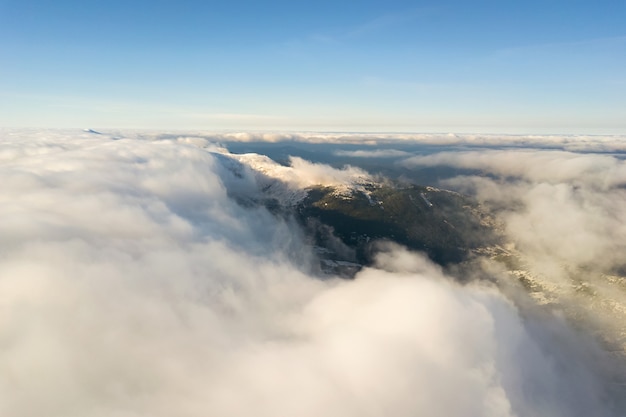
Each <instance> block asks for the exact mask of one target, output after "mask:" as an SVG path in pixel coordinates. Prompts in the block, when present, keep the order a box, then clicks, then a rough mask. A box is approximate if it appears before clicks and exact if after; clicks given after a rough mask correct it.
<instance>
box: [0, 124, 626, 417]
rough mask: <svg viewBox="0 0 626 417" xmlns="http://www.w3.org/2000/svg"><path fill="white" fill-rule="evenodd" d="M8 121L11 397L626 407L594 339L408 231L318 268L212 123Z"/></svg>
mask: <svg viewBox="0 0 626 417" xmlns="http://www.w3.org/2000/svg"><path fill="white" fill-rule="evenodd" d="M2 135H3V137H2V138H1V141H0V178H2V187H1V191H0V199H1V201H0V213H1V215H0V219H2V220H1V221H0V236H1V238H0V415H2V416H8V417H27V416H28V417H30V416H32V417H35V416H36V417H39V416H43V415H45V416H63V417H69V416H77V417H78V416H81V417H84V416H98V417H100V416H107V417H108V416H124V417H127V416H151V417H152V416H181V417H185V416H277V415H293V416H320V415H325V416H342V417H345V416H364V415H370V416H415V415H429V416H538V415H541V416H568V417H569V416H585V417H586V416H590V415H593V416H613V415H620V414H619V411H618V410H617V408H616V407H618V405H617V404H616V403H614V401H613V400H614V398H617V394H616V392H617V391H618V389H619V387H616V386H615V385H614V383H613V380H612V379H611V377H609V374H610V372H609V370H607V369H605V368H603V367H604V366H605V365H606V363H607V362H605V359H606V358H605V356H604V354H603V353H602V352H601V351H600V350H599V349H598V348H597V347H595V345H594V344H593V342H591V341H589V340H587V339H586V338H585V337H583V336H581V335H579V334H578V333H576V332H575V331H573V330H572V329H570V328H569V327H568V326H567V325H566V324H565V323H564V322H563V321H562V320H561V319H559V318H558V317H555V316H550V315H542V313H537V314H538V315H539V316H540V317H539V318H534V315H533V314H530V315H527V314H524V315H522V314H520V312H519V311H518V310H517V308H516V307H515V306H514V305H513V304H512V303H511V302H510V301H509V300H508V299H507V298H506V297H504V296H503V295H502V294H501V293H500V292H499V291H498V290H496V289H495V288H493V287H490V286H484V285H479V284H472V285H467V286H460V285H458V284H456V283H454V282H453V281H452V280H450V279H449V278H448V277H446V276H445V275H444V274H443V273H442V272H441V271H440V270H439V269H438V268H437V267H436V266H434V265H432V264H430V263H429V262H428V261H427V260H425V259H424V258H423V257H421V256H419V255H416V254H412V253H409V252H407V251H405V250H403V249H402V248H398V247H394V246H388V247H386V248H384V250H383V251H382V252H381V254H380V255H379V258H378V263H377V266H376V267H372V268H368V269H365V270H363V271H362V272H361V273H360V274H359V275H358V276H357V277H356V279H355V280H353V281H345V280H340V279H332V278H330V279H320V278H318V277H316V276H314V275H313V274H312V273H311V272H310V268H309V267H308V265H309V264H310V260H311V259H312V257H313V256H314V255H313V252H312V250H311V248H309V247H308V246H307V245H306V244H305V242H304V239H302V237H301V235H300V233H299V231H298V229H297V227H295V226H294V225H292V224H290V222H289V221H288V220H282V219H279V218H277V217H275V216H273V215H271V214H270V213H269V212H268V211H266V210H265V209H264V208H259V207H255V206H253V205H239V204H237V203H236V202H235V200H234V199H233V197H232V195H231V194H232V193H231V191H232V190H239V191H240V192H243V191H245V190H248V191H250V192H254V190H258V189H259V188H260V187H261V185H260V184H258V183H257V181H259V178H260V177H259V176H256V175H251V172H252V168H250V167H247V168H245V167H244V169H243V171H242V170H239V171H238V170H236V169H232V167H233V166H235V165H233V164H231V165H229V163H228V162H227V161H226V160H227V159H228V158H229V156H228V154H227V153H225V151H223V150H221V149H218V148H217V147H215V146H213V145H211V144H210V143H208V142H206V141H201V140H196V141H194V140H157V141H152V140H137V139H119V140H112V138H111V137H108V136H107V135H92V134H89V133H81V132H65V133H62V132H56V133H53V132H19V131H16V132H3V133H2ZM233 161H235V160H234V159H233ZM239 162H241V161H239ZM229 167H230V168H229ZM292 168H293V169H294V170H298V169H304V170H307V172H308V171H312V172H314V173H315V175H318V176H319V177H321V178H329V177H330V178H333V179H337V178H340V177H341V176H342V175H347V176H348V177H352V174H354V173H356V174H357V175H360V172H358V171H355V172H352V171H349V170H346V171H342V172H340V173H337V172H333V171H331V170H329V169H327V168H323V167H320V166H312V165H311V164H308V163H306V162H305V161H295V163H294V166H293V167H292ZM302 175H305V174H304V173H301V175H300V174H299V175H297V176H296V177H294V178H302ZM546 314H547V313H546ZM524 317H525V318H524Z"/></svg>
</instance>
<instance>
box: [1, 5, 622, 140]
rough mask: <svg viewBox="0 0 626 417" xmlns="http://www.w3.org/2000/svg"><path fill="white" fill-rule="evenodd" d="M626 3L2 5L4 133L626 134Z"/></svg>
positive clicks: (2, 124)
mask: <svg viewBox="0 0 626 417" xmlns="http://www.w3.org/2000/svg"><path fill="white" fill-rule="evenodd" d="M625 23H626V1H595V2H591V1H584V2H583V1H580V2H579V1H550V0H543V1H525V2H521V1H520V2H513V1H502V0H501V1H476V2H469V1H439V2H434V1H429V2H421V1H359V2H356V1H355V2H340V1H334V2H331V1H316V2H312V1H307V2H304V1H296V0H293V1H265V2H254V1H230V2H212V1H163V0H153V1H131V0H127V1H118V0H112V1H93V0H92V1H90V0H83V1H73V0H68V1H46V0H39V1H29V0H19V1H14V0H0V57H1V58H0V63H1V64H0V125H1V126H27V127H30V126H32V127H92V128H154V129H208V130H217V129H237V130H249V129H255V130H331V131H344V130H345V131H413V132H432V131H441V132H490V133H500V132H502V133H598V134H604V133H616V134H626V24H625Z"/></svg>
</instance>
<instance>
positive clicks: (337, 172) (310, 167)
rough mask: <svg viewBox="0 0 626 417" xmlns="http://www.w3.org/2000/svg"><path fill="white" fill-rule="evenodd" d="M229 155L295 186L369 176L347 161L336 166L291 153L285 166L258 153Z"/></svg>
mask: <svg viewBox="0 0 626 417" xmlns="http://www.w3.org/2000/svg"><path fill="white" fill-rule="evenodd" d="M229 157H230V158H234V159H237V160H239V161H241V162H242V163H244V164H245V165H246V166H248V167H250V168H252V169H253V170H254V171H255V172H258V173H261V174H263V175H265V176H266V177H268V178H272V179H274V180H280V181H282V182H284V183H285V184H287V185H290V186H292V187H293V188H296V189H304V188H308V187H313V186H316V185H321V186H326V187H331V186H332V187H342V186H356V185H358V184H360V183H363V182H367V181H371V180H372V177H371V176H370V175H369V174H368V173H367V172H365V171H363V170H362V169H359V168H356V167H352V166H349V165H348V166H345V167H343V169H336V168H333V167H331V166H329V165H325V164H317V163H313V162H309V161H307V160H305V159H302V158H299V157H295V156H292V157H290V158H289V166H284V165H281V164H279V163H277V162H275V161H273V160H272V159H271V158H269V157H267V156H265V155H259V154H243V155H232V154H230V155H229Z"/></svg>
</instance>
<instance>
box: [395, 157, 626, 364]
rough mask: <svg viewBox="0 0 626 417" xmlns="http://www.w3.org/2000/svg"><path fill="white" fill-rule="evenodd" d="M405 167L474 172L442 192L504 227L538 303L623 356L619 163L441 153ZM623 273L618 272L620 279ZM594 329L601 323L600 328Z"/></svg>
mask: <svg viewBox="0 0 626 417" xmlns="http://www.w3.org/2000/svg"><path fill="white" fill-rule="evenodd" d="M404 164H405V166H408V167H411V166H435V165H447V166H452V167H456V168H463V169H473V170H477V171H479V172H480V174H481V175H463V176H457V177H454V178H450V179H448V180H445V181H443V182H442V185H443V186H446V187H449V188H453V189H456V190H460V191H462V192H465V193H468V194H472V195H475V196H477V197H478V198H479V200H481V201H482V202H484V203H485V204H486V205H487V206H490V207H492V208H493V209H494V210H495V211H496V212H497V213H498V216H499V218H500V219H502V220H503V221H504V226H505V233H506V235H507V236H508V238H509V239H510V240H511V241H512V242H513V243H514V244H515V246H516V248H517V249H518V250H519V251H520V252H521V254H522V261H523V265H524V267H523V268H525V269H528V270H529V271H531V272H532V273H533V274H534V275H535V276H536V277H539V283H540V285H541V286H542V287H543V290H542V294H543V295H542V296H545V297H547V299H548V300H550V301H553V302H556V305H558V306H559V308H563V309H565V310H568V311H569V312H570V313H571V315H572V316H575V317H576V318H577V320H583V321H587V322H591V323H593V326H594V327H596V328H603V331H602V334H603V336H602V337H603V338H606V339H607V340H609V341H610V342H611V344H612V349H615V350H617V351H620V350H621V351H624V352H626V350H624V349H625V348H626V344H625V340H624V334H625V333H624V332H625V331H626V327H624V326H625V325H624V323H626V291H624V287H623V284H622V281H623V279H622V278H618V275H620V274H621V275H623V270H624V267H625V266H626V264H625V262H624V256H623V254H624V253H626V243H625V241H624V238H623V237H624V236H626V226H625V225H626V189H625V185H626V163H625V161H624V160H623V159H619V158H617V157H614V156H611V155H597V154H581V153H572V152H563V151H553V150H537V149H535V150H499V151H493V150H492V151H489V150H485V151H468V152H443V153H438V154H434V155H429V156H419V157H412V158H408V159H407V160H405V161H404ZM620 271H622V272H620ZM600 323H601V324H600Z"/></svg>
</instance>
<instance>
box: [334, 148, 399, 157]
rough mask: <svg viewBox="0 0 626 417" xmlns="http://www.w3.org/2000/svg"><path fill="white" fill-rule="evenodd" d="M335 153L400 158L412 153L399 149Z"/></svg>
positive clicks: (351, 155)
mask: <svg viewBox="0 0 626 417" xmlns="http://www.w3.org/2000/svg"><path fill="white" fill-rule="evenodd" d="M334 154H335V155H337V156H350V157H353V158H399V157H406V156H408V155H410V153H409V152H405V151H399V150H397V149H375V150H371V151H370V150H358V151H336V152H334Z"/></svg>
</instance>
